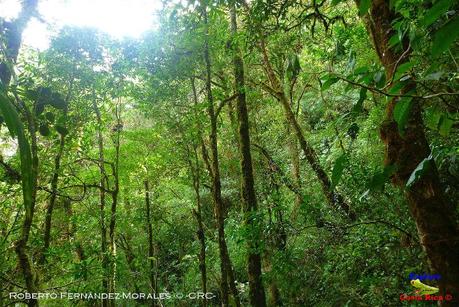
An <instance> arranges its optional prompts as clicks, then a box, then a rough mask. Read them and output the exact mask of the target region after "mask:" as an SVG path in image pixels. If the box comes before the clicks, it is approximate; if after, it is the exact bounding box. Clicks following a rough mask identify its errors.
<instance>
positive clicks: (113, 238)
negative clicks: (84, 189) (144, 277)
mask: <svg viewBox="0 0 459 307" xmlns="http://www.w3.org/2000/svg"><path fill="white" fill-rule="evenodd" d="M115 116H116V126H115V127H114V128H113V129H112V132H113V133H114V146H115V163H114V165H113V181H114V185H113V191H112V192H111V195H112V206H111V208H110V225H109V238H110V263H109V267H110V279H109V291H110V293H114V292H115V289H116V287H115V286H116V233H115V231H116V207H117V205H118V195H119V191H120V187H119V164H120V163H119V160H120V135H121V131H122V129H123V125H122V122H121V105H120V104H117V106H116V111H115ZM109 304H112V305H114V303H113V302H112V301H110V303H109Z"/></svg>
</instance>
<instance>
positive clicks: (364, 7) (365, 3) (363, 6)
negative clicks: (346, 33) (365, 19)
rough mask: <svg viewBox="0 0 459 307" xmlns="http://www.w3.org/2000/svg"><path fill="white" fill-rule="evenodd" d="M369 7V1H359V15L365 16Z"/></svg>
mask: <svg viewBox="0 0 459 307" xmlns="http://www.w3.org/2000/svg"><path fill="white" fill-rule="evenodd" d="M370 6H371V0H360V3H359V15H360V16H363V15H365V14H366V13H367V12H368V10H369V9H370Z"/></svg>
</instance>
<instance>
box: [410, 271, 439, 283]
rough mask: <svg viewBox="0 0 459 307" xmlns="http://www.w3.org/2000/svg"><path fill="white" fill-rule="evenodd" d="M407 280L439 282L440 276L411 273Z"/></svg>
mask: <svg viewBox="0 0 459 307" xmlns="http://www.w3.org/2000/svg"><path fill="white" fill-rule="evenodd" d="M408 279H409V280H414V279H419V280H420V281H423V280H440V279H441V275H440V274H426V273H424V274H416V273H413V272H411V273H410V275H408Z"/></svg>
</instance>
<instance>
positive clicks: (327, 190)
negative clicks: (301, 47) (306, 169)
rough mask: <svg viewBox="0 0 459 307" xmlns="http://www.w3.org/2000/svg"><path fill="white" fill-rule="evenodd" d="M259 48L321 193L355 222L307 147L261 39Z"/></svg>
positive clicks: (276, 92)
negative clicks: (318, 182) (319, 185)
mask: <svg viewBox="0 0 459 307" xmlns="http://www.w3.org/2000/svg"><path fill="white" fill-rule="evenodd" d="M260 47H261V52H262V57H263V64H264V68H265V70H266V74H267V76H268V79H269V82H270V83H271V86H272V90H273V91H274V92H273V94H274V95H275V96H276V98H277V99H278V100H279V101H280V103H281V104H282V106H283V108H284V112H285V116H286V118H287V121H288V123H289V124H290V125H291V127H292V128H293V130H294V132H295V134H296V136H297V138H298V141H299V143H300V147H301V149H302V150H303V152H304V155H305V157H306V160H307V161H308V163H309V165H310V166H311V168H312V170H313V171H314V173H315V174H316V176H317V178H318V179H319V181H320V184H321V186H322V191H323V193H324V195H325V197H326V199H327V202H328V203H329V204H330V206H332V207H333V208H336V209H340V210H341V211H343V212H344V213H345V215H346V216H347V217H348V218H349V219H350V220H352V221H354V220H356V216H355V213H354V211H353V210H352V209H351V207H350V206H349V204H348V203H347V202H346V201H345V200H344V198H343V196H342V195H341V194H339V193H337V192H336V191H334V190H333V188H332V184H331V181H330V178H329V177H328V175H327V173H326V172H325V170H324V169H323V168H322V166H321V165H320V163H319V160H318V158H317V155H316V153H315V151H314V149H313V148H312V147H311V146H310V145H309V143H308V142H307V141H306V138H305V137H304V134H303V131H302V129H301V127H300V125H299V124H298V121H297V120H296V117H295V114H294V113H293V111H292V108H291V107H290V103H289V100H288V98H287V96H286V94H285V91H284V90H283V87H282V85H281V83H280V81H279V79H278V78H277V76H276V74H275V72H274V69H273V67H272V65H271V63H270V61H269V56H268V51H267V49H266V45H265V41H264V39H263V38H262V39H261V41H260Z"/></svg>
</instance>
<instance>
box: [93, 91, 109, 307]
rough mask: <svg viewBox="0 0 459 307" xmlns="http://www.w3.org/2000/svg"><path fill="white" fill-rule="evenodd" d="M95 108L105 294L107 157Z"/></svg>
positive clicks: (96, 107) (101, 126)
mask: <svg viewBox="0 0 459 307" xmlns="http://www.w3.org/2000/svg"><path fill="white" fill-rule="evenodd" d="M93 108H94V112H95V113H96V118H97V125H98V128H97V143H98V149H99V172H100V192H99V200H100V203H99V214H100V252H101V256H102V271H103V277H102V289H103V290H104V292H107V293H108V292H109V282H108V280H109V276H108V274H109V272H108V265H109V259H108V254H107V226H106V224H105V222H106V221H105V191H106V180H107V173H106V171H105V157H104V136H103V133H102V129H103V124H102V117H101V114H100V110H99V107H98V106H97V103H96V101H95V98H94V101H93ZM102 306H104V307H106V306H108V301H107V300H102Z"/></svg>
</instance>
